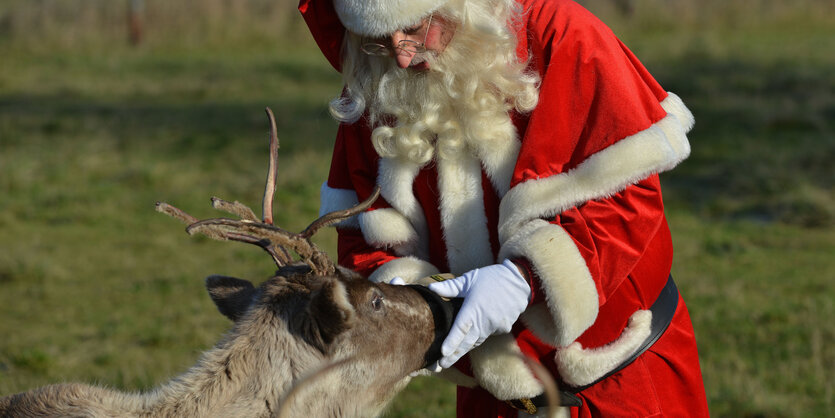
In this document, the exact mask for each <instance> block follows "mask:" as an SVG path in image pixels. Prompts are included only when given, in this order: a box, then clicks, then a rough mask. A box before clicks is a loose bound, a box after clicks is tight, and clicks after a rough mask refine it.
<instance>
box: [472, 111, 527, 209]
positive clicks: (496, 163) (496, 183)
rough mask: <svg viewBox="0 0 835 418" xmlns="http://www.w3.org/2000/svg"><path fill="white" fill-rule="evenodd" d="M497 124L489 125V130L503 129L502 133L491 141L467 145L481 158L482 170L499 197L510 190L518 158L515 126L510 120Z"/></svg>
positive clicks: (517, 139)
mask: <svg viewBox="0 0 835 418" xmlns="http://www.w3.org/2000/svg"><path fill="white" fill-rule="evenodd" d="M496 125H497V126H491V127H490V128H491V130H493V131H498V130H504V131H505V133H504V135H495V134H494V135H495V137H496V138H501V139H494V140H491V141H478V140H476V141H472V142H471V143H470V144H469V145H470V146H471V147H472V148H473V150H474V152H475V154H476V155H477V156H478V158H479V159H480V160H481V164H482V165H483V166H484V172H485V173H487V177H488V178H489V179H490V182H491V183H492V184H493V188H494V189H495V190H496V193H498V195H499V198H502V197H504V195H505V194H506V193H507V191H508V190H510V180H511V178H512V177H513V169H514V168H515V167H516V160H517V159H518V158H519V149H520V148H521V143H520V142H519V138H518V135H517V133H516V126H514V125H513V123H512V122H511V120H510V117H508V118H507V120H506V121H498V120H497V123H496Z"/></svg>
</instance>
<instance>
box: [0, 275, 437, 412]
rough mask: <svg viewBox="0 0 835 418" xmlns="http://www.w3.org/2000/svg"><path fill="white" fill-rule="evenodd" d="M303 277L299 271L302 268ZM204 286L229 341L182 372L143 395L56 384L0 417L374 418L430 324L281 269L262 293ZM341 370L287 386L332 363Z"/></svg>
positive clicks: (357, 287) (8, 400)
mask: <svg viewBox="0 0 835 418" xmlns="http://www.w3.org/2000/svg"><path fill="white" fill-rule="evenodd" d="M302 269H304V268H302ZM206 287H207V289H208V290H209V294H210V296H211V297H212V299H213V300H214V301H215V304H216V305H217V306H218V309H219V310H220V311H221V312H222V313H223V314H224V315H226V316H227V317H229V318H230V319H233V320H234V321H235V324H234V327H233V328H232V330H231V331H230V332H229V333H227V335H226V336H225V337H224V338H223V339H221V341H220V342H218V343H217V345H216V346H215V347H214V348H213V349H211V350H209V351H207V352H205V353H204V354H203V356H202V358H201V359H200V360H199V362H198V363H197V364H196V365H195V366H193V367H192V368H191V369H190V370H188V371H187V372H186V373H184V374H182V375H181V376H179V377H176V378H174V379H173V380H171V381H170V382H168V383H167V384H165V385H163V386H161V387H159V388H157V389H155V390H153V391H151V392H148V393H143V394H128V393H121V392H117V391H113V390H108V389H104V388H100V387H95V386H89V385H83V384H58V385H50V386H46V387H43V388H39V389H35V390H32V391H29V392H24V393H19V394H16V395H12V396H7V397H4V398H0V417H24V416H25V417H37V416H84V417H117V416H118V417H169V416H170V417H173V416H213V417H221V416H223V417H268V416H274V415H275V414H276V413H277V411H278V410H279V408H281V407H282V406H283V407H284V408H283V409H284V410H286V411H287V412H288V415H289V416H293V417H295V416H299V417H329V416H349V417H353V416H362V417H365V416H373V415H377V414H379V413H380V412H381V411H382V409H383V408H384V407H385V405H386V404H387V402H388V401H389V400H391V398H392V397H394V395H395V394H396V393H397V392H398V391H399V390H401V389H402V388H403V387H404V386H405V384H406V382H407V381H408V374H409V373H410V372H413V371H415V370H418V369H419V368H421V367H422V365H423V360H424V354H425V352H426V350H427V348H428V347H429V346H430V344H431V343H432V339H433V322H432V314H431V313H430V312H429V308H428V307H427V306H426V303H425V302H424V301H423V299H422V298H421V297H420V296H419V295H418V294H417V292H415V291H414V290H412V289H409V288H407V287H402V286H390V285H386V284H375V283H371V282H369V281H367V280H365V279H364V278H362V277H359V276H357V275H355V274H353V273H350V272H346V271H342V270H340V271H338V272H337V273H336V274H335V275H334V276H314V275H311V274H309V273H302V272H300V271H299V267H295V266H294V267H288V268H285V269H282V270H281V271H279V275H278V276H276V277H273V278H272V279H269V280H267V281H266V282H264V283H263V284H261V285H260V286H259V287H258V288H255V287H253V286H252V285H251V284H249V282H247V281H244V280H240V279H235V278H231V277H223V276H213V277H210V278H209V279H207V283H206ZM345 359H348V360H346V361H344V363H345V364H344V365H339V366H338V367H335V368H334V370H331V371H328V372H326V373H322V374H321V375H320V376H319V375H317V376H314V378H311V379H309V380H308V381H305V382H304V383H303V384H301V385H300V386H301V387H298V388H296V389H295V390H294V395H293V398H292V400H291V401H290V404H288V405H282V404H283V402H284V398H285V397H286V396H287V394H288V391H289V390H290V389H291V388H293V386H294V384H295V383H296V382H298V381H299V380H301V379H303V378H304V377H305V376H308V375H310V374H312V373H314V372H316V371H317V370H320V369H322V368H323V367H325V366H327V365H328V364H334V362H339V361H341V360H345Z"/></svg>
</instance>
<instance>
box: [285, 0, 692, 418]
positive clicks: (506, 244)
mask: <svg viewBox="0 0 835 418" xmlns="http://www.w3.org/2000/svg"><path fill="white" fill-rule="evenodd" d="M299 10H300V11H301V12H302V15H303V16H304V18H305V20H306V22H307V24H308V26H309V27H310V30H311V33H312V34H313V36H314V39H315V40H316V42H317V43H318V45H319V46H320V48H321V49H322V52H323V53H324V54H325V56H326V57H327V58H328V60H329V61H330V62H331V64H332V65H333V66H334V67H335V68H336V69H337V70H338V71H340V72H341V73H342V76H343V79H344V88H343V91H342V93H341V95H340V96H339V97H338V98H337V99H335V100H333V102H332V103H331V105H330V110H331V113H332V115H333V116H334V117H335V118H336V119H337V120H338V121H340V122H341V123H340V125H339V131H338V134H337V139H336V144H335V147H334V152H333V159H332V163H331V169H330V174H329V177H328V179H327V182H326V183H325V184H324V185H323V187H322V209H321V211H322V212H329V211H332V210H337V209H344V208H347V207H349V206H351V205H353V204H355V203H356V202H357V201H362V200H364V199H366V198H367V197H368V196H370V195H371V193H372V192H373V190H374V188H375V187H376V186H379V187H380V188H381V189H382V197H381V198H380V199H378V201H377V202H376V203H375V204H374V205H373V206H372V207H371V208H370V209H369V210H368V211H367V212H365V213H363V214H361V215H359V216H357V217H356V218H354V219H352V220H350V221H346V222H343V223H342V224H340V225H338V227H337V230H338V233H339V244H338V245H339V248H338V252H339V261H340V264H342V265H343V266H346V267H349V268H352V269H355V270H357V271H359V272H361V273H364V274H366V275H368V277H369V278H370V279H371V280H374V281H385V282H389V281H391V280H392V279H394V278H402V280H403V281H405V282H412V281H415V280H417V279H418V278H421V277H425V276H428V275H431V274H435V273H438V272H451V273H452V274H453V275H455V276H457V277H455V278H454V279H452V280H448V281H445V282H439V283H437V284H433V285H431V286H430V289H432V290H433V291H435V292H436V293H438V294H439V295H441V296H445V297H461V298H464V302H463V305H462V307H461V310H460V312H459V314H458V316H457V317H456V320H455V323H454V325H453V328H452V331H451V332H450V334H449V336H448V337H447V338H446V340H445V341H444V343H443V346H442V354H443V357H442V358H441V359H440V360H439V361H438V363H437V364H436V365H434V367H433V369H434V370H435V371H439V370H441V372H440V374H441V375H444V376H445V377H447V378H449V379H451V380H453V381H455V382H456V383H458V384H459V387H458V415H459V416H471V417H512V416H517V415H519V416H525V414H543V413H544V412H545V411H544V410H545V409H547V408H543V405H544V404H545V402H544V400H543V396H542V394H543V387H542V385H541V383H540V382H539V380H538V379H536V378H535V377H534V375H533V374H532V372H531V371H530V370H529V368H528V367H527V366H526V365H525V363H524V361H523V359H522V358H521V357H520V354H521V355H524V356H527V357H529V358H532V359H535V360H536V361H538V362H540V363H542V364H543V365H544V366H545V367H546V368H548V369H549V370H550V371H551V372H552V373H553V375H554V377H555V378H556V379H557V381H558V382H559V383H560V389H561V390H562V391H563V392H564V394H563V395H564V400H565V401H566V405H565V406H564V407H563V408H561V411H560V412H561V413H562V414H565V415H566V416H567V415H568V414H570V415H571V416H584V417H585V416H656V415H663V416H707V405H706V401H705V394H704V386H703V383H702V377H701V372H700V369H699V362H698V354H697V351H696V342H695V338H694V335H693V329H692V325H691V323H690V318H689V315H688V312H687V308H686V307H685V305H684V302H683V301H682V300H681V298H680V295H679V293H678V290H677V289H676V288H675V284H674V283H673V281H672V278H671V277H670V266H671V264H672V254H673V251H672V242H671V238H670V232H669V228H668V226H667V222H666V219H665V216H664V210H663V204H662V198H661V189H660V184H659V179H658V173H660V172H663V171H666V170H669V169H671V168H673V167H674V166H676V165H677V164H678V163H679V162H681V161H682V160H684V159H685V158H686V157H687V156H688V154H689V152H690V148H689V143H688V141H687V137H686V133H687V132H688V131H689V129H690V128H691V127H692V125H693V117H692V115H691V114H690V112H689V111H688V110H687V108H686V107H685V106H684V104H683V103H682V102H681V100H680V99H679V98H678V97H677V96H675V95H674V94H672V93H669V92H666V91H665V90H663V89H662V88H661V86H660V85H659V84H658V83H657V82H656V81H655V80H654V79H653V78H652V76H651V75H650V74H649V73H648V72H647V70H646V69H645V68H644V67H643V66H642V65H641V63H640V62H639V61H638V60H637V59H636V58H635V57H634V56H633V54H632V53H631V52H630V51H629V50H628V49H627V48H626V47H625V46H624V45H623V44H622V43H621V42H620V41H619V40H618V39H617V38H616V37H615V36H614V34H613V33H612V31H611V30H610V29H609V28H607V27H606V26H605V25H604V24H602V23H601V22H600V21H599V20H598V19H597V18H595V17H594V16H593V15H592V14H590V13H589V12H588V11H586V10H585V9H583V8H582V7H580V6H579V5H577V4H576V3H574V2H572V1H568V0H302V1H301V3H300V5H299ZM397 282H400V280H399V279H398V280H397Z"/></svg>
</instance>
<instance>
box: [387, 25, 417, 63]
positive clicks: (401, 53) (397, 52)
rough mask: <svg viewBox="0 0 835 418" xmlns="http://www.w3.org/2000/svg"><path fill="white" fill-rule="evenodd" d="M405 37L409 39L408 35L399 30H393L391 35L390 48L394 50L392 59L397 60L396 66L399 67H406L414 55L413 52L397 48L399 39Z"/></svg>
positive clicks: (401, 39) (404, 38)
mask: <svg viewBox="0 0 835 418" xmlns="http://www.w3.org/2000/svg"><path fill="white" fill-rule="evenodd" d="M406 39H409V38H408V36H407V35H406V34H404V33H403V32H400V31H397V32H394V33H393V34H392V35H391V48H392V50H393V51H394V59H395V60H397V66H398V67H400V68H407V67H408V66H409V65H410V64H411V63H412V59H413V58H414V57H415V53H414V52H409V51H406V50H404V49H402V48H398V45H400V41H403V40H406Z"/></svg>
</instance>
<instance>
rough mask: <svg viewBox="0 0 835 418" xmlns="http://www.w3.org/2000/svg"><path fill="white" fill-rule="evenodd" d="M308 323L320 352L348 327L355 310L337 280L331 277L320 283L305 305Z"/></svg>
mask: <svg viewBox="0 0 835 418" xmlns="http://www.w3.org/2000/svg"><path fill="white" fill-rule="evenodd" d="M307 313H308V320H309V322H308V324H309V326H310V327H311V328H312V329H310V331H311V337H313V339H314V341H312V342H313V343H314V345H317V346H318V347H319V349H320V350H322V352H325V351H326V348H327V346H328V345H330V343H331V342H333V340H334V339H335V338H336V337H337V336H338V335H339V334H341V333H342V332H344V331H346V330H347V329H349V328H350V327H351V326H352V325H353V322H354V318H355V317H356V311H355V310H354V307H353V305H351V302H350V301H349V300H348V290H347V289H346V287H345V284H344V283H342V282H341V281H339V280H336V279H331V280H326V281H324V282H323V283H322V286H321V287H320V288H319V289H317V290H316V291H315V292H314V293H313V295H312V297H311V299H310V304H309V305H308V307H307Z"/></svg>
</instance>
